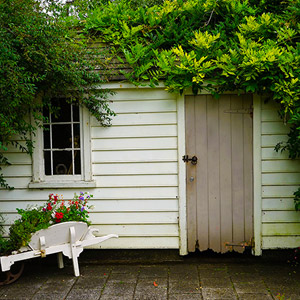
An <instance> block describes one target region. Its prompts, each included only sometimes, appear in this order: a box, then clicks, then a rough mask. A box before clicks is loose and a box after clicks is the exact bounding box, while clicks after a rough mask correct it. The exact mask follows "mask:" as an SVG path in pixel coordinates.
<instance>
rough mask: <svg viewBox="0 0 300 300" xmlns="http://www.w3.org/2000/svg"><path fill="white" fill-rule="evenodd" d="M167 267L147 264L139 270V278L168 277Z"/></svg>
mask: <svg viewBox="0 0 300 300" xmlns="http://www.w3.org/2000/svg"><path fill="white" fill-rule="evenodd" d="M168 271H169V270H168V267H165V266H147V267H143V266H142V267H141V268H140V270H139V278H148V277H151V278H154V277H157V278H159V277H168Z"/></svg>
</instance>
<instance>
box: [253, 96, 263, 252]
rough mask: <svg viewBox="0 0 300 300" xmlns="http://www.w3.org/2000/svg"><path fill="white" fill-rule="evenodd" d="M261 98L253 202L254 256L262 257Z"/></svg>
mask: <svg viewBox="0 0 300 300" xmlns="http://www.w3.org/2000/svg"><path fill="white" fill-rule="evenodd" d="M261 176H262V175H261V97H260V96H258V95H257V94H254V95H253V201H254V241H255V248H254V255H256V256H259V255H262V250H261V242H262V239H261V225H262V224H261V217H262V211H261V209H262V186H261V183H262V178H261Z"/></svg>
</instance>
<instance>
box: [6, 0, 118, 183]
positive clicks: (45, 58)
mask: <svg viewBox="0 0 300 300" xmlns="http://www.w3.org/2000/svg"><path fill="white" fill-rule="evenodd" d="M41 3H42V2H40V1H35V0H7V1H1V2H0V187H4V188H10V186H9V185H8V184H7V182H6V181H5V179H4V176H3V174H2V173H1V170H2V167H3V166H8V165H9V164H10V162H9V159H8V158H7V155H6V153H7V151H8V147H11V148H14V147H17V148H18V149H19V150H21V151H24V152H28V153H30V154H31V153H32V149H33V147H34V145H33V143H32V141H31V134H32V133H34V132H35V130H36V128H37V127H38V126H41V124H42V121H43V119H42V113H41V112H42V110H43V108H45V107H47V108H49V109H50V111H53V110H55V111H56V112H57V113H59V107H53V105H52V101H51V99H53V98H55V97H65V98H67V99H68V101H69V102H70V103H77V104H79V105H84V106H86V107H87V108H88V109H89V110H90V111H91V113H92V114H93V115H94V116H95V117H96V118H97V119H98V120H99V122H100V123H101V124H102V125H108V124H109V122H110V119H111V117H112V116H113V115H114V113H113V112H112V111H111V110H110V108H109V105H108V102H107V96H108V95H109V91H107V90H104V89H101V88H100V86H101V84H102V83H103V82H104V80H105V76H104V75H105V74H104V73H105V65H104V62H103V61H102V60H101V59H100V56H101V55H102V54H103V53H102V52H101V51H100V50H101V49H100V50H98V49H95V48H90V47H87V46H86V45H87V44H88V43H89V40H88V37H86V36H83V35H79V34H78V32H77V31H76V30H74V28H70V27H69V25H68V22H67V19H68V18H67V16H66V14H65V8H64V7H60V6H59V5H55V2H52V1H49V2H47V1H44V2H43V3H44V6H42V4H41ZM98 58H99V59H98ZM99 66H100V67H101V68H102V72H101V73H100V72H92V71H93V70H95V69H97V68H99ZM30 116H33V119H34V122H31V119H30Z"/></svg>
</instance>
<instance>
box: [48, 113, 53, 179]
mask: <svg viewBox="0 0 300 300" xmlns="http://www.w3.org/2000/svg"><path fill="white" fill-rule="evenodd" d="M49 129H50V166H51V175H53V149H52V148H53V146H52V145H53V143H52V114H50V128H49Z"/></svg>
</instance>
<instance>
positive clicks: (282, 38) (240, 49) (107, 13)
mask: <svg viewBox="0 0 300 300" xmlns="http://www.w3.org/2000/svg"><path fill="white" fill-rule="evenodd" d="M134 4H135V3H134V1H128V0H116V1H107V2H106V3H105V5H100V6H99V7H98V8H95V9H94V10H93V11H90V12H88V13H87V14H86V16H85V17H84V18H82V19H80V18H79V19H78V18H74V20H73V22H74V23H75V24H76V26H81V27H82V28H83V30H84V31H85V32H87V33H89V34H92V35H94V36H96V37H97V38H98V39H100V40H102V41H103V42H106V43H109V44H110V45H111V57H113V56H115V57H117V58H118V59H119V60H120V61H121V62H123V63H127V64H129V65H130V66H131V68H132V70H131V71H130V72H126V73H124V75H125V76H126V78H127V79H128V80H129V81H131V82H132V83H134V84H136V85H144V84H150V85H151V86H155V85H157V84H158V82H159V81H164V83H165V85H166V88H167V90H169V91H170V92H183V91H184V90H185V89H188V88H191V89H192V91H193V92H194V93H195V94H197V93H198V92H200V91H202V90H206V91H208V92H210V93H212V94H213V95H214V96H216V97H218V95H220V94H221V93H223V92H224V91H232V90H238V91H241V92H246V93H258V94H265V95H268V96H269V99H270V100H271V101H276V102H278V103H279V104H280V115H281V117H282V119H283V120H284V122H285V123H288V124H289V126H290V133H289V138H288V141H287V142H286V143H280V144H278V145H277V146H276V149H277V150H278V151H279V150H282V151H284V150H287V151H288V152H289V155H290V157H291V158H300V142H299V141H300V101H299V94H300V82H299V78H300V68H299V58H300V55H299V52H300V46H299V38H300V36H299V30H300V23H299V15H300V2H299V1H296V0H263V1H256V0H185V1H184V0H173V1H168V0H165V1H161V4H158V5H151V6H144V5H141V6H136V5H134ZM274 146H275V145H274ZM299 194H300V191H298V192H296V193H295V201H296V208H299V203H300V198H299Z"/></svg>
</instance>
